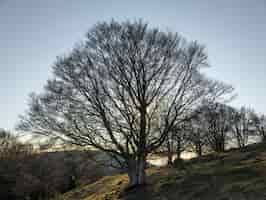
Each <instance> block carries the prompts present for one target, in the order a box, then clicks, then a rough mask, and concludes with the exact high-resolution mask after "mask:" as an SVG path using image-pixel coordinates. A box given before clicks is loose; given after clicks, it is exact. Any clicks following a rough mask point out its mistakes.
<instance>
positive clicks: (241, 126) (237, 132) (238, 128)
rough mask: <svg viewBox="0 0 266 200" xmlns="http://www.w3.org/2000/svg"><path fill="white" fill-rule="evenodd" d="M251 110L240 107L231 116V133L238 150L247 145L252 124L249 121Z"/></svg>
mask: <svg viewBox="0 0 266 200" xmlns="http://www.w3.org/2000/svg"><path fill="white" fill-rule="evenodd" d="M251 113H253V112H252V110H250V109H247V108H245V107H241V108H240V110H239V111H238V110H235V111H234V114H233V123H232V132H233V135H234V137H235V139H236V141H237V145H238V147H239V148H243V147H245V146H246V145H247V143H248V139H249V135H250V133H251V131H252V130H251V129H252V127H253V122H252V120H251V115H252V114H251Z"/></svg>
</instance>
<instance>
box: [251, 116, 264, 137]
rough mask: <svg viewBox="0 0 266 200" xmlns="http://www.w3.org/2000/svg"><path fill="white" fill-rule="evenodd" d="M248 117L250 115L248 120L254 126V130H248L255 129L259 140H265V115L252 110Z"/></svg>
mask: <svg viewBox="0 0 266 200" xmlns="http://www.w3.org/2000/svg"><path fill="white" fill-rule="evenodd" d="M250 117H251V119H250V120H251V122H252V124H253V126H254V128H255V129H254V130H250V131H251V132H252V131H256V133H257V135H259V136H260V137H261V140H262V141H263V142H266V117H265V115H261V116H259V115H258V114H256V113H255V112H252V113H251V116H250Z"/></svg>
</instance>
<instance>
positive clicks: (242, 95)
mask: <svg viewBox="0 0 266 200" xmlns="http://www.w3.org/2000/svg"><path fill="white" fill-rule="evenodd" d="M111 19H114V20H118V21H125V20H132V21H134V20H138V19H143V20H144V21H145V22H148V23H149V24H150V26H151V27H159V28H160V29H161V30H164V31H172V32H178V33H180V34H181V35H183V36H184V37H186V38H187V39H189V40H197V41H199V43H201V44H204V45H205V46H206V48H207V52H208V55H209V63H210V65H211V68H210V69H208V71H207V72H206V73H207V74H208V75H209V76H210V77H213V78H215V79H218V80H221V81H224V82H226V83H229V84H231V85H233V87H234V88H235V92H236V93H237V94H238V96H237V98H236V99H235V100H234V101H233V102H232V104H233V105H234V106H236V107H240V106H242V105H245V106H248V107H252V108H254V109H255V110H256V111H257V112H259V113H266V89H265V86H266V77H265V75H266V1H265V0H253V1H251V0H234V1H232V0H223V1H221V0H201V1H199V0H161V1H159V0H150V1H149V0H146V1H144V0H134V1H132V0H131V1H129V0H105V1H104V0H45V1H43V0H25V1H22V0H0V128H5V129H8V130H12V129H13V128H14V126H15V124H16V123H17V122H18V115H20V114H23V113H25V111H26V109H27V107H28V100H29V97H28V96H29V94H30V93H31V92H37V93H40V92H42V91H43V86H44V85H45V83H46V80H47V79H48V78H50V77H52V72H51V66H52V64H53V63H54V61H55V59H56V57H57V56H60V55H63V54H64V53H67V52H69V51H70V50H71V48H72V47H73V46H74V45H75V44H76V43H78V42H79V41H81V40H82V39H84V37H85V33H86V32H87V31H88V30H89V29H90V28H91V27H92V26H93V25H94V24H95V23H97V22H101V21H110V20H111Z"/></svg>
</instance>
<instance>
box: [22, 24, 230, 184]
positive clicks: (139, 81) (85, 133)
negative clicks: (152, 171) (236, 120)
mask: <svg viewBox="0 0 266 200" xmlns="http://www.w3.org/2000/svg"><path fill="white" fill-rule="evenodd" d="M204 66H207V55H206V53H205V50H204V47H203V46H201V45H199V44H198V43H197V42H186V41H185V40H184V39H183V38H182V37H180V36H179V35H178V34H173V33H165V32H162V31H159V30H158V29H153V28H148V25H147V24H145V23H143V22H134V23H131V22H125V23H118V22H115V21H111V22H110V23H105V22H104V23H98V24H97V25H95V26H94V27H93V28H92V29H91V30H90V31H89V32H88V33H87V37H86V40H85V41H84V42H83V43H82V44H80V45H79V46H77V47H76V48H75V49H74V50H73V51H72V52H71V53H70V54H68V55H66V56H63V57H61V58H58V60H57V62H56V63H55V64H54V66H53V72H54V75H55V78H54V79H53V80H49V81H48V82H47V85H46V87H45V92H44V93H43V94H40V95H32V96H31V102H30V109H29V111H28V113H27V114H26V115H25V116H24V117H22V118H21V119H22V121H21V123H20V125H19V126H18V128H19V129H21V130H24V131H31V132H34V133H37V134H42V135H50V136H51V135H52V136H55V137H60V138H62V139H64V140H67V141H68V142H70V143H74V144H77V145H81V146H87V145H89V146H92V147H94V148H96V149H99V150H101V151H103V152H106V153H107V154H108V155H109V156H111V157H112V159H113V160H116V161H117V166H120V167H121V168H123V169H124V170H126V171H127V173H128V177H129V186H135V185H139V184H143V183H145V170H144V169H145V163H146V157H147V154H148V153H150V152H152V151H154V150H155V149H157V148H158V147H160V146H161V144H162V143H163V142H164V140H165V138H166V137H167V136H168V133H169V131H170V130H171V129H172V128H173V126H174V125H175V123H176V122H177V121H178V120H182V118H183V117H184V113H186V112H187V111H188V110H189V109H191V108H193V107H194V106H196V105H198V104H199V103H200V102H201V101H202V99H203V98H209V99H210V98H212V99H213V98H214V99H215V98H218V97H221V96H222V95H223V94H225V93H227V92H231V91H232V88H231V86H227V85H225V84H223V83H221V82H218V81H214V80H210V79H208V78H206V77H205V76H204V75H203V74H201V73H200V71H199V70H200V69H201V68H202V67H204ZM163 102H164V104H165V106H164V108H163V110H160V108H161V106H160V105H162V103H163ZM158 113H159V115H158ZM158 118H159V120H158ZM155 121H160V124H158V123H157V124H156V123H154V122H155Z"/></svg>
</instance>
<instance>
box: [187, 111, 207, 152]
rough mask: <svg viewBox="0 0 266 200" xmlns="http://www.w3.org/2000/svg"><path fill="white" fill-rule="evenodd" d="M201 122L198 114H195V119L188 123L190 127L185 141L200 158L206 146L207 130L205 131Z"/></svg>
mask: <svg viewBox="0 0 266 200" xmlns="http://www.w3.org/2000/svg"><path fill="white" fill-rule="evenodd" d="M203 120H204V119H202V118H201V115H200V113H196V115H195V117H193V118H192V119H191V120H190V121H189V124H190V127H189V134H188V137H187V140H188V143H190V145H191V146H192V149H193V150H194V151H195V152H196V154H197V155H198V156H202V154H203V151H204V150H203V148H204V147H206V145H207V144H208V140H207V136H208V135H207V134H208V130H206V126H204V122H202V121H203Z"/></svg>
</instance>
